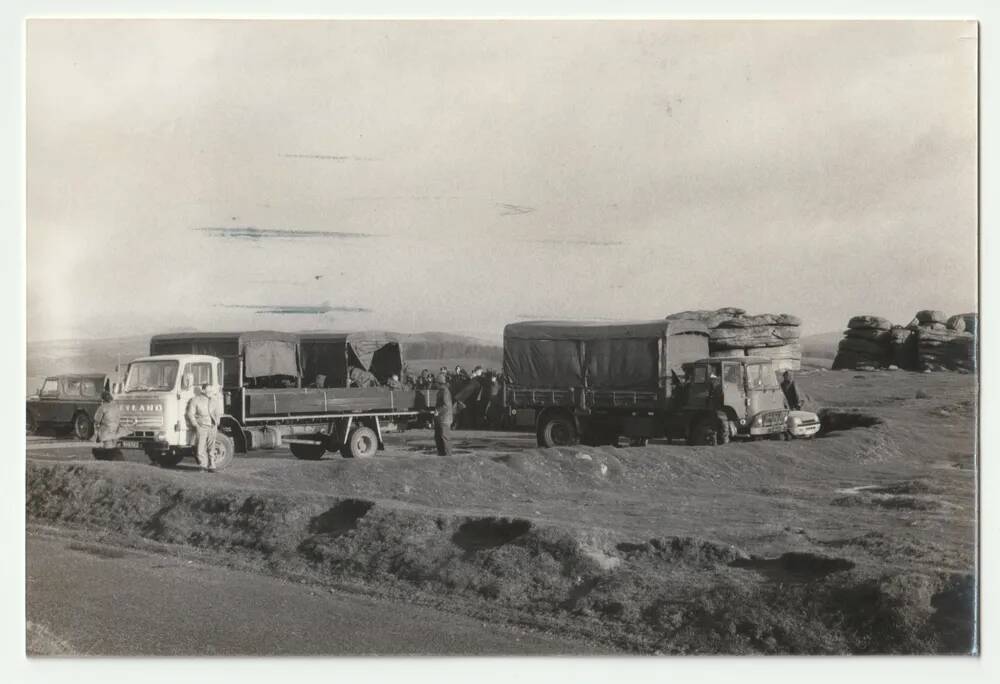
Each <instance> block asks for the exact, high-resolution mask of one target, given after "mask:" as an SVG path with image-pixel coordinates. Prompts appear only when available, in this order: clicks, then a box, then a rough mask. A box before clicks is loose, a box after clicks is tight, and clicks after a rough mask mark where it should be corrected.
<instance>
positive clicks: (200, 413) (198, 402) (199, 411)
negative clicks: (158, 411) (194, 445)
mask: <svg viewBox="0 0 1000 684" xmlns="http://www.w3.org/2000/svg"><path fill="white" fill-rule="evenodd" d="M219 417H220V416H219V408H218V405H217V402H215V401H212V397H210V396H209V395H208V385H207V384H205V385H202V386H201V392H200V393H197V394H195V395H194V397H192V398H191V401H190V402H188V407H187V419H188V422H189V423H191V426H192V427H193V428H194V429H195V431H196V432H197V433H198V451H197V455H198V465H199V466H201V469H202V470H203V471H205V472H209V473H214V472H215V464H214V463H212V447H214V446H215V432H216V430H217V429H218V428H219Z"/></svg>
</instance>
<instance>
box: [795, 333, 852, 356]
mask: <svg viewBox="0 0 1000 684" xmlns="http://www.w3.org/2000/svg"><path fill="white" fill-rule="evenodd" d="M843 337H844V333H843V332H841V331H836V332H825V333H819V334H817V335H806V336H805V337H803V338H802V339H801V340H799V342H800V343H801V344H802V357H803V358H807V357H808V358H814V359H831V360H832V359H833V358H834V357H835V356H836V355H837V345H838V344H840V340H841V339H842V338H843Z"/></svg>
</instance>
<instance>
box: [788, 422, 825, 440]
mask: <svg viewBox="0 0 1000 684" xmlns="http://www.w3.org/2000/svg"><path fill="white" fill-rule="evenodd" d="M817 432H819V423H816V424H814V425H797V426H795V427H789V428H788V434H790V435H791V436H792V437H797V438H800V439H806V438H808V437H812V436H813V435H815V434H816V433H817Z"/></svg>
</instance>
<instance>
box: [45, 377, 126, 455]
mask: <svg viewBox="0 0 1000 684" xmlns="http://www.w3.org/2000/svg"><path fill="white" fill-rule="evenodd" d="M110 389H111V379H110V378H109V377H108V376H107V375H103V374H98V373H94V374H86V375H77V374H73V375H53V376H50V377H47V378H45V381H44V382H43V383H42V386H41V387H40V388H39V390H38V394H36V395H35V396H31V397H28V400H27V416H26V421H27V422H26V428H27V432H28V434H33V433H35V432H38V431H39V430H56V431H71V432H72V433H73V434H74V435H76V437H77V438H78V439H83V440H87V439H90V438H91V437H92V436H93V435H94V413H95V412H96V411H97V407H98V406H100V405H101V392H103V391H104V390H110Z"/></svg>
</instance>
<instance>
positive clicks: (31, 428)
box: [24, 409, 38, 435]
mask: <svg viewBox="0 0 1000 684" xmlns="http://www.w3.org/2000/svg"><path fill="white" fill-rule="evenodd" d="M24 432H25V434H28V435H33V434H35V433H36V432H38V419H37V418H35V414H34V413H32V411H31V409H28V414H27V416H25V422H24Z"/></svg>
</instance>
